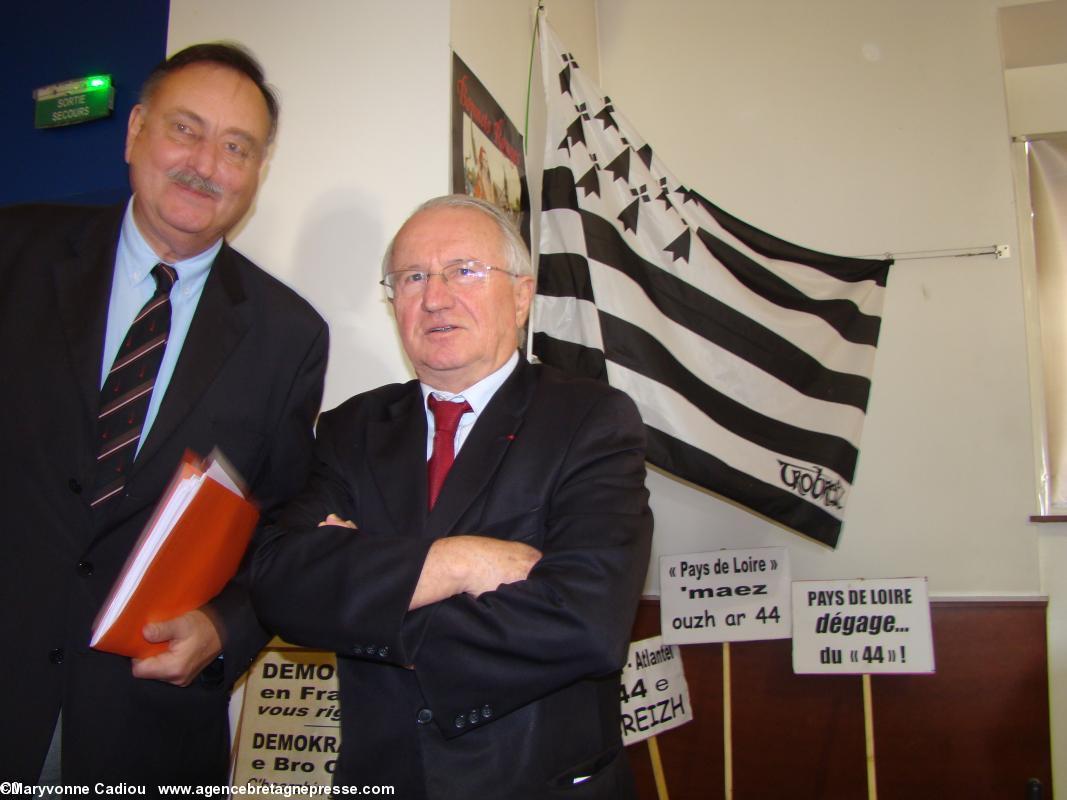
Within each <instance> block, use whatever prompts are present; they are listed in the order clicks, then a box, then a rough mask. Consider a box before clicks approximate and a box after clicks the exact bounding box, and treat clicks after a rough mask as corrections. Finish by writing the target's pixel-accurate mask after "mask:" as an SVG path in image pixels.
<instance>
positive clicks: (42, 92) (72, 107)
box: [33, 75, 115, 128]
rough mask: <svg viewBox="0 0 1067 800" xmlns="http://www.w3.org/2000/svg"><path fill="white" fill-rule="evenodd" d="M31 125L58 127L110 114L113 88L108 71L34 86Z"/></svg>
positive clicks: (113, 103)
mask: <svg viewBox="0 0 1067 800" xmlns="http://www.w3.org/2000/svg"><path fill="white" fill-rule="evenodd" d="M33 99H34V101H35V108H34V127H35V128H58V127H61V126H63V125H77V124H78V123H79V122H90V121H92V120H94V119H103V118H104V117H109V116H111V111H112V109H113V108H114V107H115V88H114V87H113V86H112V85H111V76H110V75H90V76H89V77H87V78H75V79H73V80H69V81H62V82H61V83H53V84H52V85H51V86H42V87H41V88H40V89H34V90H33Z"/></svg>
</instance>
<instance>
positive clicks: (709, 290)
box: [532, 16, 892, 546]
mask: <svg viewBox="0 0 1067 800" xmlns="http://www.w3.org/2000/svg"><path fill="white" fill-rule="evenodd" d="M540 25H541V31H540V33H541V63H542V68H543V70H544V84H545V91H546V95H547V102H548V122H547V125H548V131H547V135H546V143H545V173H544V188H543V193H542V201H541V202H542V212H541V240H540V242H541V247H540V253H541V255H540V262H539V272H538V285H537V297H536V300H535V304H534V310H533V321H532V326H533V332H534V333H533V352H534V354H535V355H536V356H538V357H539V358H540V359H541V361H543V362H544V363H546V364H553V365H555V366H557V367H560V368H562V369H565V370H567V371H570V372H577V373H580V374H584V375H588V376H591V377H596V378H599V379H601V380H604V381H607V382H608V383H610V384H611V385H613V386H617V387H619V388H620V389H622V390H624V391H626V392H627V393H628V394H629V395H630V396H631V397H632V398H633V399H634V401H635V402H636V403H637V405H638V408H639V409H640V411H641V415H642V418H643V419H644V422H645V426H646V431H647V434H648V460H649V462H650V463H652V464H655V465H656V466H658V467H661V468H662V469H664V470H666V471H667V472H670V473H672V474H674V475H676V476H678V477H680V478H683V479H685V480H687V481H690V482H692V483H695V484H698V485H700V486H703V487H706V488H707V489H709V490H711V491H712V492H715V493H717V494H719V495H721V496H723V497H725V498H727V499H729V500H732V501H734V502H736V503H738V504H740V505H742V506H745V507H746V508H748V509H750V510H752V511H754V512H756V513H758V514H761V515H763V516H765V517H768V518H770V519H772V520H774V521H776V522H779V523H781V524H782V525H785V526H787V527H789V528H792V529H793V530H795V531H798V532H800V533H802V534H804V535H806V536H810V537H812V538H813V539H816V540H818V541H820V542H823V543H825V544H828V545H830V546H836V544H837V540H838V537H839V535H840V532H841V522H842V519H843V516H844V511H845V506H846V503H847V502H848V497H849V492H850V489H851V486H852V480H853V476H854V475H855V471H856V460H857V457H858V455H859V442H860V431H861V429H862V427H863V420H864V415H865V412H866V409H867V399H868V395H869V393H870V385H871V372H872V370H873V367H874V354H875V347H876V345H877V343H878V329H879V325H880V322H881V318H880V314H881V309H882V298H883V294H884V291H885V285H886V278H887V276H888V272H889V267H890V264H891V263H892V262H891V261H871V260H865V259H855V258H841V257H838V256H831V255H827V254H824V253H817V252H814V251H812V250H807V249H805V248H802V247H798V246H796V245H793V244H789V243H788V242H785V241H782V240H781V239H778V238H775V237H774V236H771V235H769V234H767V233H764V232H762V231H760V230H757V229H756V228H754V227H752V226H751V225H748V224H746V223H745V222H742V221H741V220H739V219H737V218H736V217H732V216H730V215H729V214H727V213H726V212H725V211H723V210H722V209H720V208H718V207H716V206H714V205H713V204H712V203H710V202H708V201H707V200H706V199H705V198H704V197H702V196H701V195H700V194H698V193H697V192H696V191H694V190H693V189H692V188H689V187H687V186H684V185H682V184H681V183H680V182H679V181H678V180H677V179H676V178H675V177H674V176H673V175H672V174H671V173H670V172H669V171H668V170H667V169H666V168H665V167H664V165H663V163H662V162H661V161H660V160H659V159H658V157H657V156H656V155H655V154H654V153H653V151H652V148H651V147H649V145H648V144H647V143H646V142H644V141H643V140H642V139H641V137H640V136H639V135H638V134H637V132H636V131H635V130H634V129H633V128H632V127H631V126H630V124H629V123H628V122H627V121H626V119H625V118H624V117H623V116H622V115H621V114H620V113H619V111H618V110H617V109H616V108H615V106H614V104H613V103H612V101H611V99H610V98H608V97H605V96H604V95H603V93H602V92H601V91H600V89H599V88H598V87H597V86H596V85H595V84H594V83H592V81H590V80H589V79H588V78H587V77H586V76H585V74H584V73H583V71H582V70H581V69H580V68H579V66H578V64H577V63H575V61H574V59H573V57H572V56H571V55H570V54H569V53H566V52H563V48H562V47H561V46H560V44H559V41H558V40H557V39H556V36H555V34H554V33H553V32H552V29H551V28H550V27H549V26H548V24H547V22H546V21H545V19H544V17H543V16H542V17H541V20H540Z"/></svg>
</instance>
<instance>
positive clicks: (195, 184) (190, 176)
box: [167, 169, 222, 197]
mask: <svg viewBox="0 0 1067 800" xmlns="http://www.w3.org/2000/svg"><path fill="white" fill-rule="evenodd" d="M167 177H168V178H170V179H171V180H172V181H174V182H175V183H177V184H180V185H182V186H184V187H186V188H187V189H192V190H193V191H194V192H202V193H204V194H210V195H215V196H216V197H218V196H219V195H221V194H222V187H221V186H219V185H218V184H217V183H215V182H214V181H212V180H208V179H207V178H201V177H200V176H199V175H197V174H196V173H195V172H193V171H192V170H189V169H173V170H171V171H170V172H168V173H167Z"/></svg>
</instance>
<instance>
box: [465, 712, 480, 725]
mask: <svg viewBox="0 0 1067 800" xmlns="http://www.w3.org/2000/svg"><path fill="white" fill-rule="evenodd" d="M467 719H469V720H470V723H471V725H477V724H478V723H479V722H480V721H481V717H480V716H479V715H478V709H476V708H474V709H471V713H470V714H468V715H467Z"/></svg>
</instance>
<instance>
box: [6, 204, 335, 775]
mask: <svg viewBox="0 0 1067 800" xmlns="http://www.w3.org/2000/svg"><path fill="white" fill-rule="evenodd" d="M123 211H124V206H123V207H119V208H105V209H90V208H74V207H58V206H56V207H41V206H26V207H15V208H9V209H4V210H0V357H2V362H0V366H2V376H3V382H4V388H3V390H2V391H3V397H4V400H3V412H4V413H3V415H2V417H0V453H2V454H3V461H2V465H0V498H2V500H3V503H2V507H3V511H2V514H3V516H2V522H0V526H2V527H0V546H2V548H3V553H4V557H3V559H2V560H0V664H2V668H0V669H2V672H0V709H2V710H3V714H2V715H0V717H2V718H0V778H4V779H7V778H21V779H23V780H30V781H35V780H36V778H37V775H38V772H39V770H40V767H41V763H42V761H43V759H44V755H45V752H46V750H47V747H48V743H49V739H50V736H51V733H52V730H53V727H54V722H55V719H56V715H57V713H58V712H59V709H60V706H62V710H63V742H62V745H63V770H64V779H65V780H67V781H74V782H79V783H87V784H91V783H92V782H93V781H95V780H112V781H114V780H134V781H137V780H141V781H144V782H146V783H147V782H149V781H151V780H157V779H158V780H159V781H161V782H162V781H166V780H168V779H173V780H180V781H182V782H209V783H224V782H225V776H226V767H227V758H228V749H229V743H228V739H227V735H228V734H227V698H228V689H229V688H230V686H231V684H232V682H233V680H234V679H235V678H236V677H237V676H239V675H240V674H241V673H242V672H243V671H244V670H245V669H246V668H247V666H248V664H250V663H251V660H252V659H253V658H254V656H255V654H256V652H257V651H258V650H259V648H260V647H261V646H262V645H263V643H264V642H265V640H266V634H265V632H264V631H263V629H262V628H261V627H260V626H259V624H258V622H257V621H256V618H255V616H254V613H253V611H252V608H251V605H250V602H249V599H248V593H247V589H246V588H245V587H244V582H243V581H242V580H235V581H234V582H232V583H231V584H230V585H229V586H228V587H227V588H226V589H225V590H224V591H223V593H222V594H221V595H220V596H219V597H218V598H217V599H216V600H215V601H214V603H213V609H214V612H215V614H216V616H217V619H218V620H219V621H220V622H221V623H222V625H223V627H224V637H225V649H224V653H223V662H222V663H223V664H224V669H225V674H223V669H222V665H220V664H218V663H216V664H214V665H212V666H211V667H209V668H208V670H205V673H204V674H203V675H201V676H200V679H199V680H197V681H195V682H194V683H193V684H192V685H191V686H189V687H187V688H184V689H183V688H177V687H174V686H171V685H169V684H165V683H162V682H159V681H151V680H139V679H135V678H133V677H132V676H131V675H130V661H129V659H128V658H124V657H121V656H116V655H111V654H107V653H100V652H96V651H94V650H90V649H89V647H88V642H89V635H90V627H91V625H92V622H93V619H94V617H95V615H96V613H97V610H98V608H99V607H100V605H101V603H102V602H103V600H104V599H105V597H106V596H107V593H108V591H109V589H110V588H111V585H112V583H113V582H114V580H115V578H116V576H117V575H118V573H119V570H120V569H121V567H122V565H123V563H124V561H125V559H126V556H127V554H128V553H129V552H130V550H131V547H132V546H133V544H134V543H135V542H136V540H137V537H138V535H139V534H140V532H141V529H142V528H143V526H144V524H145V522H146V520H147V519H148V517H149V515H150V513H151V511H152V509H153V506H154V504H155V503H156V501H157V500H158V498H159V496H160V493H161V491H162V490H163V489H164V488H165V487H166V485H167V483H168V482H169V480H170V478H171V476H172V475H173V473H174V470H175V469H176V467H177V465H178V463H179V460H180V458H181V456H182V453H183V451H185V449H186V448H191V449H192V450H194V451H196V452H198V453H200V454H201V455H207V454H208V452H209V451H210V450H211V449H212V448H213V447H216V446H217V447H219V448H220V449H221V450H222V451H223V452H224V453H225V454H226V456H227V457H228V458H229V459H230V460H231V461H232V462H233V464H234V465H235V466H236V467H237V469H238V470H240V472H241V474H242V475H243V476H244V477H245V479H246V480H247V481H248V482H249V484H250V487H251V491H252V493H253V494H254V496H255V497H256V499H257V500H258V501H259V503H260V504H261V505H262V507H263V508H264V509H271V508H272V507H274V506H276V505H278V504H279V503H280V502H281V501H283V500H285V499H287V498H289V497H290V496H291V495H293V494H294V493H295V492H296V491H297V490H298V489H299V488H300V487H301V486H302V485H303V482H304V480H305V479H306V476H307V468H308V465H309V464H310V458H311V446H312V426H313V422H314V415H315V413H316V412H317V410H318V406H319V402H320V399H321V394H322V382H323V372H324V368H325V360H326V349H327V338H328V337H327V330H326V326H325V323H324V322H323V321H322V319H321V318H320V317H319V315H318V314H317V313H315V311H314V310H313V309H312V308H311V307H310V306H309V305H308V304H307V303H305V302H304V301H303V300H302V299H300V297H298V296H297V295H296V294H295V293H294V292H292V291H291V290H289V289H288V288H286V287H285V286H283V285H282V284H281V283H280V282H278V281H277V280H275V279H273V278H271V277H270V276H269V275H267V274H266V273H264V272H263V271H261V270H260V269H258V268H257V267H256V266H255V265H253V264H252V263H251V262H250V261H248V260H247V259H246V258H244V257H243V256H241V255H240V254H239V253H237V252H236V251H234V250H232V249H231V248H230V247H229V246H227V245H223V248H222V251H221V252H220V253H219V255H218V257H217V258H216V260H215V262H214V264H213V266H212V268H211V272H210V274H209V277H208V280H207V283H206V284H205V286H204V290H203V295H202V296H201V299H200V303H199V305H198V307H197V310H196V314H195V317H194V319H193V322H192V325H191V327H190V329H189V333H188V336H187V338H186V340H185V343H184V346H183V348H182V353H181V356H180V358H179V360H178V363H177V366H176V368H175V371H174V375H173V378H172V379H171V382H170V385H169V388H168V389H167V393H166V396H165V399H164V400H163V403H162V405H161V407H160V410H159V414H158V416H157V418H156V420H155V423H154V425H153V426H152V428H151V430H150V432H149V435H148V438H147V439H146V440H145V442H144V443H143V446H142V450H141V453H140V454H139V455H138V457H137V460H136V462H135V464H134V467H133V470H132V473H131V475H130V481H129V483H128V485H127V491H126V494H125V496H124V497H123V498H122V499H121V500H120V501H118V503H117V504H116V505H115V507H114V508H113V509H112V510H113V513H112V514H110V515H109V516H108V518H107V519H106V520H104V521H100V520H97V521H94V518H93V515H92V514H91V512H90V509H89V507H88V500H87V497H88V494H89V489H90V488H91V487H92V485H93V469H94V462H95V446H94V443H93V438H94V436H95V433H94V431H95V422H94V420H95V417H96V413H97V406H98V397H99V392H100V368H101V359H102V352H103V342H104V331H105V326H106V315H107V307H108V299H109V296H110V291H111V282H112V275H113V268H114V256H115V247H116V244H117V241H118V233H119V228H120V224H121V219H122V214H123Z"/></svg>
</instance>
